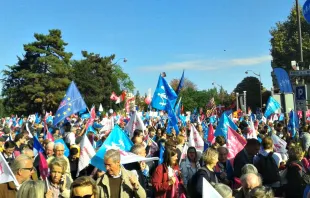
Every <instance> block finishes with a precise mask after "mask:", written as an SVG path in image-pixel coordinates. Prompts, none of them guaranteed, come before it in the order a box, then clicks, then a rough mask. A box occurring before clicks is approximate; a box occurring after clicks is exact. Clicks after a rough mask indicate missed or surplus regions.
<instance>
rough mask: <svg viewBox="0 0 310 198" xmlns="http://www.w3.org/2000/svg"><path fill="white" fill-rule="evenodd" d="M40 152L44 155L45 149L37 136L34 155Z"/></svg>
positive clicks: (34, 138)
mask: <svg viewBox="0 0 310 198" xmlns="http://www.w3.org/2000/svg"><path fill="white" fill-rule="evenodd" d="M39 152H41V153H43V152H44V148H43V146H42V145H41V143H40V142H39V140H38V138H37V137H36V136H34V137H33V153H34V155H37V154H39Z"/></svg>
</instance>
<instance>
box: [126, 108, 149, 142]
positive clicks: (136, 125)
mask: <svg viewBox="0 0 310 198" xmlns="http://www.w3.org/2000/svg"><path fill="white" fill-rule="evenodd" d="M136 129H140V130H142V131H144V130H145V126H144V123H143V121H142V119H141V118H140V116H138V114H137V112H136V111H134V112H133V114H132V115H131V117H130V120H129V122H128V124H127V125H126V127H125V131H127V133H129V136H130V137H132V136H133V132H134V131H135V130H136Z"/></svg>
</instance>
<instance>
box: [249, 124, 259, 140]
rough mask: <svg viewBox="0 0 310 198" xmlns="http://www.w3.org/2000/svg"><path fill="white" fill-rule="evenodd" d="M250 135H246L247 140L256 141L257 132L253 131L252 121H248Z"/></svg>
mask: <svg viewBox="0 0 310 198" xmlns="http://www.w3.org/2000/svg"><path fill="white" fill-rule="evenodd" d="M250 129H251V131H250V133H248V138H247V139H252V138H253V139H257V132H256V130H255V127H254V123H253V121H252V119H250Z"/></svg>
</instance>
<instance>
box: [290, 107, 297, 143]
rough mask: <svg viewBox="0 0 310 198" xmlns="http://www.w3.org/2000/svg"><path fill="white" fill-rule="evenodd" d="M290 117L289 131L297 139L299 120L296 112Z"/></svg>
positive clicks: (292, 112)
mask: <svg viewBox="0 0 310 198" xmlns="http://www.w3.org/2000/svg"><path fill="white" fill-rule="evenodd" d="M289 117H290V120H289V122H288V130H289V132H290V133H291V134H292V137H295V135H296V131H297V129H298V128H299V118H298V115H297V113H296V112H295V111H291V112H290V115H289Z"/></svg>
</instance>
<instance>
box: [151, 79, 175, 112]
mask: <svg viewBox="0 0 310 198" xmlns="http://www.w3.org/2000/svg"><path fill="white" fill-rule="evenodd" d="M177 97H178V96H177V94H176V93H175V91H174V90H173V89H172V87H171V86H170V85H169V84H168V83H167V81H166V80H165V79H164V78H163V77H162V76H161V75H159V78H158V83H157V87H156V89H155V92H154V95H153V98H152V102H151V106H152V107H154V108H155V109H158V110H166V108H167V101H170V102H171V105H172V106H174V105H175V101H176V99H177Z"/></svg>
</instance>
